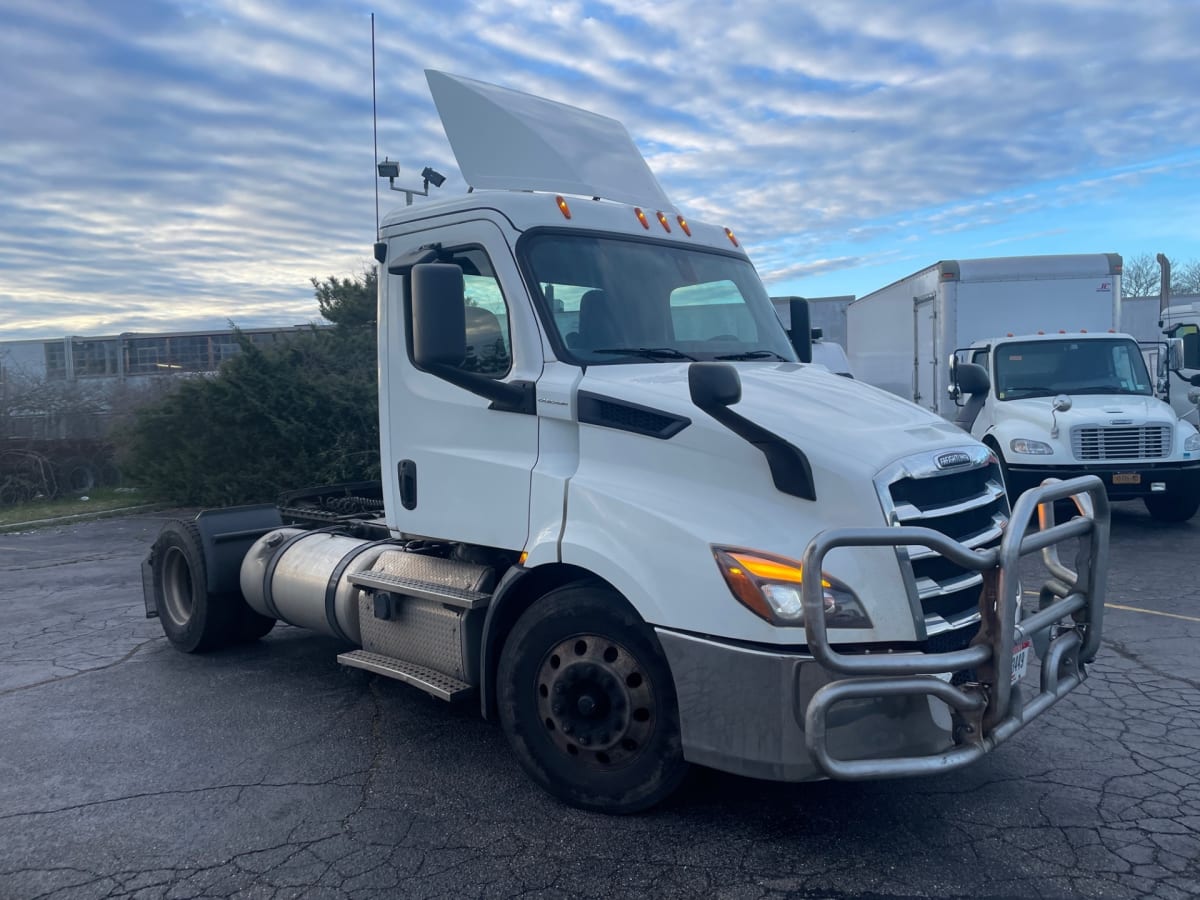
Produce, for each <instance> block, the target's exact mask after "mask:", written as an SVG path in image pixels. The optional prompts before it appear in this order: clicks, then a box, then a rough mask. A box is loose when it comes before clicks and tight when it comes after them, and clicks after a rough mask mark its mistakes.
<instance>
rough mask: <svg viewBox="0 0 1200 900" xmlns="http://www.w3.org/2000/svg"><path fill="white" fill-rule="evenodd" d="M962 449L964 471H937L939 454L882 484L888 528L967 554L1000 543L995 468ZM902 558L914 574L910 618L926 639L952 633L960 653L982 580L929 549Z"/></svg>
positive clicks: (986, 456)
mask: <svg viewBox="0 0 1200 900" xmlns="http://www.w3.org/2000/svg"><path fill="white" fill-rule="evenodd" d="M964 449H965V451H966V452H967V453H968V455H969V456H970V462H969V463H968V464H967V465H963V466H956V467H954V468H950V469H945V470H943V469H938V468H937V464H936V460H937V458H938V457H939V456H942V457H944V456H945V455H946V454H945V451H939V452H938V453H935V454H924V455H921V456H917V457H912V458H909V459H904V460H901V461H900V462H899V463H897V464H896V465H895V466H893V467H891V468H889V469H888V470H887V471H885V472H884V473H883V474H882V475H881V476H880V479H879V482H878V485H879V488H880V499H881V500H882V501H883V503H884V505H885V507H886V508H887V511H888V513H889V518H890V520H891V522H892V523H893V524H896V525H919V526H923V527H925V528H932V529H934V530H935V531H940V532H942V533H943V534H945V535H947V536H948V537H951V538H953V539H954V540H956V541H959V542H960V543H963V544H965V545H966V546H968V547H991V546H995V545H998V544H999V543H1000V538H1001V536H1002V535H1003V533H1004V527H1005V525H1006V524H1007V523H1008V513H1009V508H1008V499H1007V497H1006V496H1005V493H1004V482H1003V477H1002V475H1001V474H1000V466H999V463H998V462H996V460H995V458H994V457H993V456H992V454H991V453H990V452H989V451H988V450H987V448H985V447H982V446H974V447H966V448H964ZM899 555H900V562H901V565H902V566H904V567H906V568H907V570H908V571H909V572H910V573H911V576H912V582H911V585H910V588H911V590H912V591H913V593H914V595H915V596H914V607H915V608H914V612H916V608H919V609H920V612H921V614H922V615H923V616H924V620H925V629H926V633H927V634H929V635H930V636H933V635H937V634H942V633H945V632H949V631H956V635H955V636H956V637H957V636H958V635H959V634H961V636H962V643H963V646H965V645H966V642H967V641H969V640H970V636H971V634H973V633H974V624H975V622H976V621H977V617H978V611H979V591H980V586H981V585H982V583H983V576H981V575H980V574H979V573H978V572H974V571H970V570H967V569H964V568H962V567H961V566H959V565H957V564H956V563H954V562H952V561H951V560H948V559H946V558H945V557H943V556H941V555H940V554H938V553H935V552H934V551H932V550H929V549H928V548H926V547H908V548H902V549H901V550H900V551H899ZM968 626H970V627H968Z"/></svg>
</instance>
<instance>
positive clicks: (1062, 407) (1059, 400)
mask: <svg viewBox="0 0 1200 900" xmlns="http://www.w3.org/2000/svg"><path fill="white" fill-rule="evenodd" d="M1050 405H1051V406H1052V407H1053V408H1054V411H1055V412H1066V411H1067V410H1068V409H1070V408H1071V398H1070V397H1068V396H1067V395H1066V394H1059V395H1058V396H1057V397H1055V398H1054V401H1053V402H1052V403H1051V404H1050Z"/></svg>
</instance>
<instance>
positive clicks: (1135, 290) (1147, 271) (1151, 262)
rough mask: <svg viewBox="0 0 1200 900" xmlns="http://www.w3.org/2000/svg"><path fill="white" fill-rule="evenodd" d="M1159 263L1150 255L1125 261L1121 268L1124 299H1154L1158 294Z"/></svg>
mask: <svg viewBox="0 0 1200 900" xmlns="http://www.w3.org/2000/svg"><path fill="white" fill-rule="evenodd" d="M1158 285H1159V269H1158V262H1157V261H1156V260H1155V259H1154V257H1153V256H1151V255H1150V254H1149V253H1140V254H1138V255H1137V256H1133V257H1130V258H1129V259H1127V260H1125V265H1124V266H1123V267H1122V268H1121V296H1122V297H1153V296H1157V294H1158Z"/></svg>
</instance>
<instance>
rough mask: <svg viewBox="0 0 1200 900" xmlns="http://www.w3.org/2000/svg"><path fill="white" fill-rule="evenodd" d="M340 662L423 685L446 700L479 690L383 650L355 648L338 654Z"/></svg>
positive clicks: (428, 692) (461, 697)
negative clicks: (387, 653) (386, 653)
mask: <svg viewBox="0 0 1200 900" xmlns="http://www.w3.org/2000/svg"><path fill="white" fill-rule="evenodd" d="M337 661H338V662H339V663H341V664H342V665H343V666H351V667H352V668H355V669H366V670H367V671H368V672H374V673H375V674H376V675H384V676H386V677H388V678H395V679H396V680H397V681H403V682H405V683H407V684H411V685H413V686H414V687H419V688H420V689H421V690H423V691H425V693H427V694H432V695H433V696H434V697H438V698H440V699H442V700H451V701H453V700H462V699H464V698H466V697H469V696H471V695H472V694H474V693H475V688H473V687H471V685H469V684H467V683H466V682H465V681H459V680H458V679H457V678H451V677H450V676H449V675H443V674H442V673H441V672H435V671H434V670H433V669H427V668H425V667H424V666H418V665H414V664H413V663H407V662H404V660H401V659H395V658H393V657H391V656H384V655H382V654H380V653H369V652H368V651H366V650H354V651H353V652H351V653H341V654H338V658H337Z"/></svg>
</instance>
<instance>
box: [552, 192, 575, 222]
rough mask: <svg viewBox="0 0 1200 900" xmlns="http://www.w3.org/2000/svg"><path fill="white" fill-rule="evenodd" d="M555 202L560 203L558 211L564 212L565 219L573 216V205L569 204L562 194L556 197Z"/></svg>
mask: <svg viewBox="0 0 1200 900" xmlns="http://www.w3.org/2000/svg"><path fill="white" fill-rule="evenodd" d="M554 202H555V203H557V204H558V211H559V212H561V213H562V214H563V218H564V219H569V218H571V207H569V206H567V201H566V200H564V199H563V198H562V196H561V195H560V196H557V197H555V198H554Z"/></svg>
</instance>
